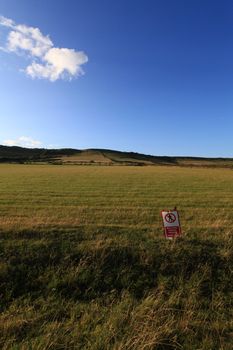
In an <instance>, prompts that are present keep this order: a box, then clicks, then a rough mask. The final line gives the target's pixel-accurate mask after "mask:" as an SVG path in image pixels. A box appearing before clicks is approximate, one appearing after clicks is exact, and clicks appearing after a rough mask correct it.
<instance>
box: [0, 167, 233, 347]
mask: <svg viewBox="0 0 233 350" xmlns="http://www.w3.org/2000/svg"><path fill="white" fill-rule="evenodd" d="M174 206H177V208H178V209H180V217H181V223H182V229H183V237H182V238H181V239H178V240H176V241H175V242H170V241H166V240H165V239H164V237H163V232H162V227H161V218H160V210H161V209H166V208H170V209H172V208H173V207H174ZM232 232H233V171H232V170H230V169H208V168H205V169H204V168H188V167H187V168H181V167H176V166H173V167H166V166H163V167H160V166H153V167H152V166H151V167H150V166H147V167H134V166H130V167H124V166H114V167H110V166H72V165H70V166H69V165H62V166H57V165H16V164H15V165H14V164H10V165H7V164H2V165H0V311H1V315H0V347H1V348H2V349H25V350H26V349H41V350H44V349H96V350H97V349H98V350H101V349H145V350H147V349H148V350H149V349H159V350H162V349H206V350H210V349H224V350H225V349H232V342H233V322H232V320H233V313H232V310H233V305H232V303H233V276H232V271H233V249H232V248H233V239H232Z"/></svg>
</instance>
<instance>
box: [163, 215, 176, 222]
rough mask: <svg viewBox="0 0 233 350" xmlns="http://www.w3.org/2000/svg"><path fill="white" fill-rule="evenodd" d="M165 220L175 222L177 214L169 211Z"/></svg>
mask: <svg viewBox="0 0 233 350" xmlns="http://www.w3.org/2000/svg"><path fill="white" fill-rule="evenodd" d="M165 220H166V221H167V222H168V223H169V224H172V223H173V222H175V221H176V216H175V215H174V214H172V213H168V214H166V215H165Z"/></svg>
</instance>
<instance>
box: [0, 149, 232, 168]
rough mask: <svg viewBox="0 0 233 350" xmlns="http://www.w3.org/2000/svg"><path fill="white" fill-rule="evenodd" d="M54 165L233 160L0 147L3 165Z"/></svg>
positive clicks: (202, 163)
mask: <svg viewBox="0 0 233 350" xmlns="http://www.w3.org/2000/svg"><path fill="white" fill-rule="evenodd" d="M38 162H39V163H41V162H43V163H44V162H46V163H51V164H73V165H74V164H76V165H83V164H87V165H136V166H143V165H172V166H174V165H178V166H195V167H198V166H201V167H230V168H232V167H233V158H201V157H169V156H153V155H146V154H141V153H136V152H121V151H115V150H109V149H87V150H78V149H72V148H62V149H45V148H23V147H17V146H12V147H10V146H0V163H38Z"/></svg>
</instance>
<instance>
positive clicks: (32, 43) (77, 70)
mask: <svg viewBox="0 0 233 350" xmlns="http://www.w3.org/2000/svg"><path fill="white" fill-rule="evenodd" d="M0 26H4V27H6V28H8V29H9V33H8V35H7V39H6V43H5V46H3V47H1V48H0V49H1V50H3V51H5V52H8V53H16V54H21V53H24V54H25V55H26V56H27V57H29V58H30V59H31V63H30V64H29V65H28V66H27V67H26V68H25V69H24V72H25V73H26V74H27V75H29V76H31V77H32V78H40V79H48V80H50V81H56V80H58V79H69V80H71V79H73V78H75V77H78V76H80V75H83V74H84V72H83V69H82V67H81V66H82V65H83V64H84V63H86V62H87V61H88V57H87V55H86V54H85V53H84V52H83V51H76V50H74V49H67V48H58V47H55V46H54V44H53V42H52V40H51V39H50V38H49V36H48V35H46V36H45V35H43V34H42V33H41V31H40V29H39V28H34V27H29V26H27V25H23V24H16V23H15V22H14V21H13V20H12V19H10V18H6V17H3V16H0Z"/></svg>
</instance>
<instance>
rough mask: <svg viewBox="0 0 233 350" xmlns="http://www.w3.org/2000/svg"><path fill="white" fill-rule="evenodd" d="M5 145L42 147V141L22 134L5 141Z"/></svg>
mask: <svg viewBox="0 0 233 350" xmlns="http://www.w3.org/2000/svg"><path fill="white" fill-rule="evenodd" d="M3 145H5V146H20V147H28V148H37V147H38V148H40V147H42V145H43V144H42V142H41V141H38V140H34V139H33V138H32V137H28V136H20V137H18V138H16V139H14V140H5V141H3Z"/></svg>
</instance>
